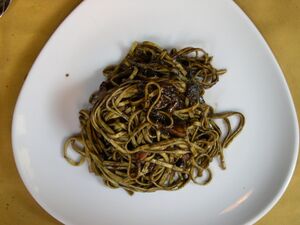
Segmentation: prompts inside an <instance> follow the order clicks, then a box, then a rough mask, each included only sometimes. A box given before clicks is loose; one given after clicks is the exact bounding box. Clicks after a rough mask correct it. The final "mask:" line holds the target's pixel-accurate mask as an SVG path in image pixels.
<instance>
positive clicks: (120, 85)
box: [64, 42, 245, 194]
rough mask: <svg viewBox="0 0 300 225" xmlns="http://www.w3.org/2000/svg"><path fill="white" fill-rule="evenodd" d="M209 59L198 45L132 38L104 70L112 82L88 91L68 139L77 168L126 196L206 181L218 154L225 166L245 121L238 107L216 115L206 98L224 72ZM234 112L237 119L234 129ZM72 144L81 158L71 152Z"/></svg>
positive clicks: (73, 163)
mask: <svg viewBox="0 0 300 225" xmlns="http://www.w3.org/2000/svg"><path fill="white" fill-rule="evenodd" d="M211 61H212V57H211V56H209V55H208V54H207V53H206V52H205V51H204V50H202V49H200V48H191V47H188V48H183V49H181V50H176V49H172V50H170V51H167V50H166V49H163V48H161V47H159V46H158V45H156V44H154V43H151V42H143V43H134V44H133V45H132V47H131V49H130V50H129V53H128V54H127V56H126V57H125V58H124V59H123V61H122V62H121V63H120V64H118V65H112V66H108V67H107V68H105V69H104V71H103V73H104V75H105V76H106V78H107V80H106V81H104V82H103V83H102V84H101V85H100V88H99V90H98V91H97V92H95V93H94V94H93V95H92V96H91V98H90V103H91V108H89V109H82V110H81V111H80V116H79V120H80V124H81V133H80V134H78V135H76V136H72V137H70V138H69V139H68V140H67V141H66V142H65V146H64V157H65V158H66V160H67V161H68V162H69V163H70V164H72V165H74V166H78V165H81V164H82V163H83V162H84V160H85V159H86V160H87V161H88V165H89V170H90V171H91V172H93V173H95V174H96V175H98V176H101V177H102V178H103V181H104V183H105V184H106V185H107V186H109V187H111V188H123V189H125V190H126V191H127V192H128V193H129V194H133V193H134V192H153V191H157V190H169V191H171V190H172V191H173V190H178V189H180V188H182V187H184V186H185V185H186V184H187V183H188V182H189V181H190V180H192V181H193V182H195V183H197V184H201V185H204V184H207V183H208V182H209V181H210V180H211V178H212V172H211V170H210V169H209V164H210V162H211V161H212V160H213V158H215V157H218V158H219V161H220V166H221V168H223V169H225V161H224V153H223V151H224V148H226V147H227V146H228V145H229V144H230V142H231V141H232V140H233V139H234V138H235V137H236V135H237V134H239V132H240V131H241V130H242V128H243V126H244V121H245V119H244V116H243V115H242V114H241V113H239V112H223V113H215V112H214V110H213V108H212V107H211V106H209V105H208V104H206V103H205V101H204V99H203V95H204V92H205V89H208V88H210V87H212V86H213V85H214V84H216V83H217V82H218V80H219V76H220V75H222V74H224V73H225V72H226V70H224V69H222V70H217V69H215V68H214V67H213V66H212V65H211ZM230 117H236V118H238V125H237V127H236V128H234V129H233V128H232V126H231V123H230V120H229V118H230ZM217 119H219V120H223V121H224V124H225V127H226V131H225V133H224V134H222V131H221V128H220V127H219V126H218V125H217V123H216V122H215V121H216V120H217ZM69 145H71V149H73V150H74V151H75V152H77V153H79V154H80V156H81V158H80V160H79V161H74V160H73V159H71V158H70V157H69V156H68V149H70V148H69ZM204 173H206V175H207V176H206V178H204V176H203V174H204ZM199 178H201V179H199Z"/></svg>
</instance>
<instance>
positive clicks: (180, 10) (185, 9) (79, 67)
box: [12, 0, 299, 225]
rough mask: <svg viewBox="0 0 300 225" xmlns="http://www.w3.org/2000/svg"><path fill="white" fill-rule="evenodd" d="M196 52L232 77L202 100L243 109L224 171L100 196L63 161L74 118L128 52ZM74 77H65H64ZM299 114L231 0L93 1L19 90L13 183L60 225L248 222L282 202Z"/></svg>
mask: <svg viewBox="0 0 300 225" xmlns="http://www.w3.org/2000/svg"><path fill="white" fill-rule="evenodd" d="M135 40H138V41H142V40H151V41H154V42H157V43H159V44H161V45H162V46H165V47H170V46H176V47H183V46H187V45H192V46H199V47H203V48H204V49H206V50H207V51H208V52H209V53H210V54H212V55H213V56H214V62H213V63H214V65H215V66H217V67H226V68H227V69H228V71H229V72H228V73H227V75H226V76H223V77H222V78H221V79H220V82H219V83H218V84H217V85H216V86H214V87H213V88H212V89H211V90H210V91H208V92H207V93H206V96H205V98H206V100H207V101H208V102H209V103H210V104H211V105H213V106H214V107H216V109H217V111H223V110H238V111H241V112H242V113H244V115H245V116H246V126H245V128H244V130H243V132H242V133H241V135H240V136H238V138H236V139H235V140H234V142H233V143H232V145H230V146H229V148H228V149H227V150H226V153H225V154H226V155H225V156H226V162H227V167H228V168H227V170H225V171H222V170H221V169H220V168H219V167H218V166H217V163H216V162H214V164H213V168H212V169H213V173H214V177H213V181H212V182H211V183H210V184H209V185H208V186H204V187H203V186H197V185H195V184H189V185H188V186H187V187H186V188H184V189H182V190H180V191H177V192H156V193H150V194H141V193H138V194H135V195H134V196H133V197H130V196H129V195H128V194H127V193H126V192H124V191H123V190H112V189H109V188H107V187H104V186H103V184H102V183H101V181H100V180H99V179H98V178H96V177H95V176H94V175H93V174H90V173H89V172H88V170H87V166H86V165H84V166H81V167H72V166H70V165H69V164H68V163H67V162H66V161H65V160H64V159H63V157H62V144H63V141H64V139H65V138H66V137H67V136H69V135H70V134H72V133H75V132H78V131H79V122H78V111H79V109H80V108H82V107H83V106H85V105H86V104H87V101H88V97H89V95H90V94H91V93H92V92H93V91H94V90H96V89H97V88H98V86H99V84H100V82H101V81H102V80H103V77H102V75H101V70H102V69H103V67H104V66H105V65H108V64H110V63H112V62H118V61H119V60H120V59H121V57H122V56H124V54H125V53H126V51H127V50H128V48H129V46H130V44H131V43H132V42H133V41H135ZM67 73H68V74H70V75H69V77H66V76H65V74H67ZM298 136H299V135H298V127H297V119H296V114H295V109H294V106H293V102H292V99H291V95H290V93H289V90H288V87H287V84H286V82H285V80H284V76H283V74H282V72H281V70H280V68H279V66H278V64H277V63H276V61H275V58H274V56H273V55H272V53H271V51H270V49H269V48H268V46H267V44H266V43H265V41H264V40H263V38H262V36H261V35H260V34H259V32H258V31H257V30H256V28H255V27H254V25H253V24H252V23H251V22H250V20H249V19H248V18H247V17H246V16H245V14H243V12H242V11H241V10H240V9H239V8H238V7H237V6H236V5H235V3H234V2H232V1H227V0H223V1H219V0H218V1H217V0H213V1H212V0H206V1H205V0H202V1H201V0H200V1H193V0H189V1H179V0H164V1H159V0H151V1H147V0H133V1H129V0H127V1H117V0H110V1H108V0H107V1H106V0H101V1H99V0H89V1H84V2H83V3H82V4H81V5H80V6H79V7H78V8H77V9H76V10H75V11H74V12H73V13H72V14H71V15H70V16H69V17H68V18H67V19H66V20H65V22H64V23H63V24H62V25H61V26H60V27H59V29H58V30H57V31H56V32H55V34H54V35H53V36H52V37H51V39H50V40H49V42H48V43H47V45H46V46H45V48H44V49H43V51H42V52H41V54H40V55H39V57H38V59H37V60H36V62H35V64H34V66H33V67H32V69H31V71H30V73H29V76H28V78H27V80H26V82H25V84H24V86H23V88H22V91H21V94H20V97H19V100H18V103H17V106H16V109H15V113H14V119H13V126H12V137H13V149H14V155H15V160H16V164H17V167H18V170H19V173H20V175H21V177H22V179H23V181H24V183H25V185H26V187H27V188H28V190H29V191H30V193H31V194H32V196H33V197H34V198H35V199H36V200H37V202H38V203H39V204H40V205H41V206H42V207H43V208H44V209H45V210H47V211H48V212H49V213H50V214H51V215H53V216H54V217H55V218H57V219H58V220H60V221H62V222H63V223H67V224H105V225H115V224H124V225H126V224H131V225H135V224H136V225H138V224H144V225H148V224H149V225H150V224H151V225H152V224H160V225H165V224H172V225H177V224H178V225H182V224H189V225H194V224H245V223H254V222H256V221H257V220H258V219H259V218H261V217H262V216H263V215H264V214H265V213H267V211H269V210H270V209H271V208H272V207H273V206H274V204H275V203H276V202H277V201H278V200H279V198H280V197H281V195H282V194H283V192H284V190H285V189H286V187H287V185H288V182H289V181H290V179H291V176H292V173H293V170H294V167H295V163H296V158H297V150H298Z"/></svg>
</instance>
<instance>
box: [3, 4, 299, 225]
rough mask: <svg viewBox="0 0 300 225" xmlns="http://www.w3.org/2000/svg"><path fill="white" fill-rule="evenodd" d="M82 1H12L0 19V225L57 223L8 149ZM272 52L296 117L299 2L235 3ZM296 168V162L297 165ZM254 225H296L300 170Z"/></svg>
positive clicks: (45, 224)
mask: <svg viewBox="0 0 300 225" xmlns="http://www.w3.org/2000/svg"><path fill="white" fill-rule="evenodd" d="M80 2H81V1H80V0H13V4H12V5H11V7H10V8H9V10H8V12H7V13H6V14H5V15H4V17H2V18H0V224H3V225H6V224H7V225H18V224H22V225H26V224H28V225H34V224H44V225H47V224H60V223H59V222H58V221H56V220H55V219H54V218H52V217H51V216H50V215H49V214H48V213H47V212H45V211H44V210H43V209H42V208H41V207H40V206H39V205H38V204H37V203H36V202H35V200H34V199H33V198H32V197H31V195H30V194H29V193H28V191H27V190H26V188H25V186H24V185H23V183H22V180H21V178H20V176H19V174H18V172H17V169H16V166H15V162H14V158H13V153H12V146H11V122H12V115H13V110H14V106H15V103H16V100H17V97H18V94H19V91H20V89H21V87H22V84H23V82H24V79H25V78H26V75H27V73H28V71H29V69H30V67H31V66H32V63H33V62H34V60H35V58H36V57H37V55H38V53H39V52H40V50H41V49H42V48H43V46H44V44H45V43H46V41H47V40H48V38H49V37H50V35H51V34H52V33H53V32H54V30H55V29H56V28H57V26H58V25H59V24H60V23H61V22H62V21H63V20H64V18H65V17H66V16H67V15H68V14H69V13H70V12H71V11H72V10H73V9H74V8H75V7H76V6H77V5H78V4H79V3H80ZM236 2H237V4H238V5H239V6H240V7H241V8H242V9H243V10H244V11H245V12H246V14H247V15H248V16H249V17H250V18H251V19H252V21H253V22H254V24H255V25H256V26H257V27H258V29H259V30H260V31H261V33H262V34H263V36H264V38H265V39H266V41H267V42H268V44H269V45H270V47H271V49H272V50H273V52H274V54H275V56H276V58H277V60H278V62H279V64H280V66H281V68H282V70H283V72H284V74H285V77H286V79H287V82H288V84H289V87H290V90H291V93H292V95H293V98H294V102H295V105H296V109H297V111H298V117H299V112H300V12H299V10H300V0H288V1H286V0H237V1H236ZM298 164H299V163H298ZM257 224H280V225H293V224H294V225H296V224H297V225H298V224H300V166H299V165H298V166H297V167H296V171H295V173H294V176H293V178H292V181H291V183H290V185H289V187H288V189H287V191H286V192H285V194H284V195H283V197H282V198H281V200H280V201H279V203H278V204H277V205H276V206H275V207H274V208H273V209H272V210H271V211H270V212H269V213H268V214H267V215H266V216H265V217H263V218H262V219H261V220H260V221H259V222H258V223H257Z"/></svg>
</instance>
